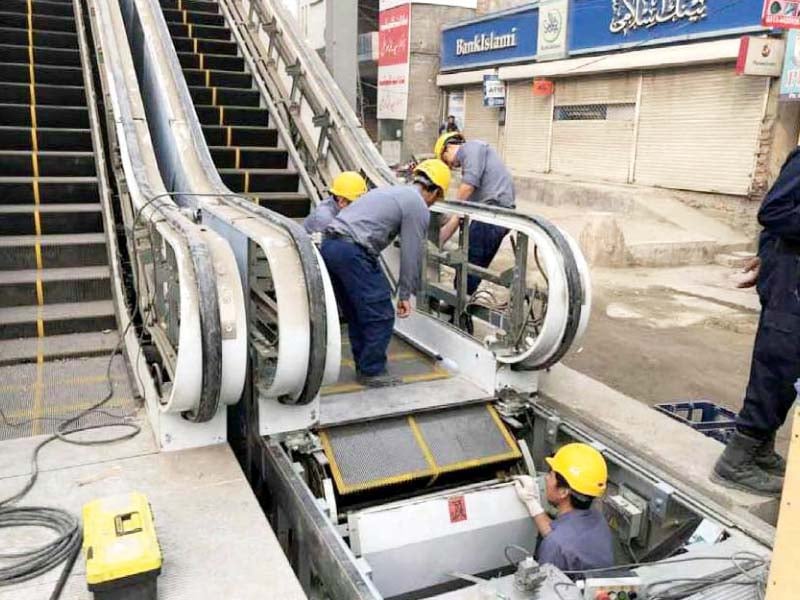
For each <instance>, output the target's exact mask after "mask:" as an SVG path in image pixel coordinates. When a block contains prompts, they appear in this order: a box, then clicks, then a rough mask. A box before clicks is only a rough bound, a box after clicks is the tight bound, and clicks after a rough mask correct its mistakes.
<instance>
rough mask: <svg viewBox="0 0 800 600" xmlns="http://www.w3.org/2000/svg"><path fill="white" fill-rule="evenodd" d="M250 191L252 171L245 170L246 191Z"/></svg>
mask: <svg viewBox="0 0 800 600" xmlns="http://www.w3.org/2000/svg"><path fill="white" fill-rule="evenodd" d="M249 191H250V171H245V172H244V193H245V194H246V193H248V192H249Z"/></svg>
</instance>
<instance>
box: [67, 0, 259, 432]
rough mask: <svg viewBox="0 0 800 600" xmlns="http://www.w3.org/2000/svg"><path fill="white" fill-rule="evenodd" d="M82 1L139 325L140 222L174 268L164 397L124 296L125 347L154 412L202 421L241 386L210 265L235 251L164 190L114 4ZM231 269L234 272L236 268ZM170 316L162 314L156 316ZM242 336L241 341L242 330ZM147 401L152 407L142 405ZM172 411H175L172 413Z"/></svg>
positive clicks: (144, 305)
mask: <svg viewBox="0 0 800 600" xmlns="http://www.w3.org/2000/svg"><path fill="white" fill-rule="evenodd" d="M75 1H76V2H79V1H80V0H75ZM88 3H89V6H90V11H91V15H92V27H93V33H94V37H95V44H96V51H97V56H98V69H99V73H100V80H101V85H102V86H103V87H104V95H105V97H106V100H107V102H106V104H107V112H108V114H107V118H108V121H109V123H108V125H109V127H108V129H109V131H108V133H109V137H111V138H112V141H113V142H114V143H115V144H116V149H117V150H118V151H119V163H120V164H119V165H118V166H117V171H118V177H119V178H120V179H124V186H125V188H126V192H124V193H125V195H126V196H128V198H129V200H130V202H131V206H130V208H131V209H133V212H131V211H130V210H129V211H124V210H123V213H126V212H127V215H125V214H124V215H123V220H125V221H127V222H126V223H125V225H126V228H128V230H129V240H130V244H129V248H130V250H131V255H132V257H135V260H134V263H135V265H136V270H137V273H136V280H137V282H138V284H139V290H138V292H139V306H138V310H139V311H140V312H141V313H142V317H143V319H142V320H143V327H145V328H147V329H148V330H150V331H152V330H153V328H154V327H157V325H154V324H153V323H151V322H150V321H151V319H150V318H148V316H147V314H146V313H147V312H148V311H149V310H150V307H149V302H150V299H149V298H147V297H146V295H147V294H143V293H142V292H143V289H142V288H146V287H149V286H152V285H154V282H153V281H148V280H149V279H150V276H149V275H148V273H147V272H146V271H147V269H146V267H142V264H141V262H140V260H141V259H140V257H139V256H138V254H137V248H136V243H137V242H136V240H135V239H133V238H134V236H135V233H136V230H137V229H138V227H139V226H140V224H143V225H145V226H146V227H147V228H149V229H150V231H151V232H152V231H153V230H155V231H156V232H157V233H158V235H159V237H160V239H161V240H162V241H163V242H164V243H166V244H168V245H169V247H170V248H171V249H172V251H173V256H174V257H175V265H174V268H175V269H176V270H177V273H178V289H179V312H178V314H177V315H173V316H174V317H176V318H177V320H178V322H179V325H178V327H179V337H178V344H177V347H176V348H174V352H175V353H176V355H177V359H176V361H175V362H176V365H175V370H174V373H173V375H174V379H173V383H172V386H171V387H170V389H169V397H168V398H167V399H164V398H162V397H160V396H161V394H160V392H159V391H157V390H156V389H155V388H154V386H152V385H149V386H148V385H146V384H145V383H144V382H145V381H146V380H148V379H149V378H150V374H149V373H148V372H147V365H146V362H145V361H144V359H143V358H142V357H141V346H140V340H139V339H138V336H137V334H136V332H135V331H133V330H132V328H131V327H129V326H128V323H130V321H131V320H132V318H133V316H134V313H135V312H136V310H131V309H130V308H129V307H127V306H125V305H124V304H125V303H124V302H121V303H119V302H118V312H119V317H120V320H121V321H122V322H123V323H124V324H125V331H126V337H127V338H128V339H126V348H127V350H128V354H129V359H130V363H131V364H132V365H133V369H134V374H135V375H136V377H134V380H135V381H136V382H137V385H138V386H139V388H140V390H139V391H140V393H141V394H142V395H143V396H145V397H146V398H152V396H153V395H154V392H155V395H158V396H159V398H158V410H159V411H161V412H169V413H184V414H185V415H186V416H187V417H188V420H189V421H193V422H196V423H204V422H207V421H210V420H211V419H213V418H214V417H215V415H217V412H218V408H219V406H220V404H233V403H235V402H236V401H238V399H239V397H240V396H241V392H242V389H243V387H244V372H242V373H241V376H240V377H238V378H236V377H233V378H231V377H230V375H227V376H226V375H225V374H224V372H223V371H224V368H223V367H224V364H225V362H226V357H225V355H224V353H223V350H222V343H221V339H222V336H221V328H220V321H221V315H220V311H221V310H223V309H222V308H221V305H220V301H219V287H220V286H219V280H221V281H226V282H227V283H230V280H231V279H232V276H230V275H228V276H227V277H226V276H225V275H224V274H223V275H220V276H219V277H217V269H216V268H215V265H224V264H226V263H228V264H229V265H230V264H235V263H234V257H233V254H232V252H231V250H230V248H228V246H227V244H226V243H225V242H224V240H222V239H221V238H220V237H219V236H217V235H216V234H215V233H214V232H211V231H208V230H207V229H205V228H203V227H201V226H199V225H197V224H195V223H193V222H191V221H190V220H189V219H188V218H187V217H186V216H185V215H183V214H182V213H181V212H180V210H179V209H178V207H177V206H176V204H175V203H174V202H173V201H172V200H171V198H170V194H169V193H167V192H166V189H165V187H164V184H163V182H162V180H161V177H160V174H159V172H158V169H157V166H156V164H155V159H154V156H153V155H152V147H151V146H150V139H149V133H148V130H147V122H146V119H145V117H144V111H143V109H142V102H141V97H140V95H139V91H138V86H137V84H136V79H135V76H132V73H133V71H132V62H131V59H130V55H129V54H128V53H127V52H125V51H124V50H123V49H126V48H127V41H126V40H120V39H119V37H118V36H119V35H120V31H121V32H122V35H123V36H124V29H123V28H122V27H121V25H120V23H121V17H120V15H119V8H118V6H117V5H116V4H115V3H106V2H99V1H98V0H88ZM109 208H110V206H109ZM108 212H109V214H108V215H107V219H108V220H109V221H110V222H111V225H112V227H111V229H110V230H109V231H113V226H114V223H113V218H112V217H110V210H109V211H108ZM109 237H113V236H109ZM157 250H158V249H156V248H151V249H150V252H151V254H153V253H155V252H157ZM164 250H165V249H163V248H162V249H161V251H160V254H161V255H162V257H166V256H168V255H167V253H166V252H165V251H164ZM114 258H115V260H114V265H115V269H116V271H117V273H118V274H117V276H116V277H115V279H116V280H117V284H118V286H119V287H120V288H121V285H120V284H121V282H120V279H121V276H120V275H119V265H118V264H117V262H116V257H114ZM229 270H231V269H230V268H229ZM232 271H233V273H234V274H235V268H234V269H232ZM233 277H235V275H234V276H233ZM234 289H235V286H234ZM229 300H230V298H229ZM233 302H234V303H235V304H237V305H238V307H239V310H243V308H244V306H243V304H244V303H243V298H242V297H241V294H240V295H239V297H238V298H233ZM169 316H170V315H160V318H168V317H169ZM175 325H177V323H176V324H175ZM240 343H241V344H244V343H245V342H244V338H243V337H242V341H241V342H240ZM228 360H230V359H228ZM143 369H144V371H145V373H144V380H143V378H142V375H143V373H142V372H141V371H142V370H143ZM228 373H229V374H230V370H228ZM148 408H149V409H152V408H153V407H152V406H150V405H148ZM152 416H153V415H151V417H152ZM176 417H177V418H178V419H180V418H181V417H180V415H177V414H176ZM159 429H160V428H157V430H159ZM183 445H185V442H184V444H183Z"/></svg>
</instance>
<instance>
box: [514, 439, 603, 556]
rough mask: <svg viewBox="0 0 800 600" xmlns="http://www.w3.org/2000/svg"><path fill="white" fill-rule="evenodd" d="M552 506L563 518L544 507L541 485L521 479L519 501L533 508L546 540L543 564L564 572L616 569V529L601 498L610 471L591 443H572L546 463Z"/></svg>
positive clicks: (541, 546)
mask: <svg viewBox="0 0 800 600" xmlns="http://www.w3.org/2000/svg"><path fill="white" fill-rule="evenodd" d="M545 460H546V461H547V464H548V465H549V467H550V472H549V473H548V474H547V477H546V479H545V491H546V495H547V501H548V502H549V503H550V504H551V505H552V506H554V507H555V508H556V510H557V512H558V516H557V517H556V519H555V520H553V519H551V518H550V517H549V516H548V515H547V513H546V512H545V511H544V508H543V507H542V502H541V498H540V492H539V486H538V485H536V481H535V480H534V479H533V478H532V477H529V476H527V475H524V476H518V477H516V478H515V481H514V486H515V488H516V490H517V496H518V497H519V499H520V501H522V503H523V504H524V505H525V507H526V508H527V509H528V513H529V514H530V515H531V517H532V518H533V521H534V523H535V524H536V528H537V530H538V531H539V535H540V536H541V538H542V541H541V543H540V544H539V548H538V551H537V559H538V561H539V563H540V564H545V563H547V564H552V565H554V566H556V567H558V568H559V569H561V570H562V571H571V572H581V571H587V570H590V569H606V568H609V567H612V566H613V565H614V546H613V536H612V534H611V529H610V528H609V526H608V523H607V522H606V519H605V517H604V516H603V514H602V513H601V512H600V511H599V510H595V509H593V508H592V502H593V501H594V500H595V498H598V497H600V496H602V495H603V494H604V493H605V490H606V484H607V480H608V467H607V465H606V461H605V459H604V458H603V455H602V454H600V452H598V451H597V450H596V449H595V448H592V447H591V446H589V445H588V444H579V443H574V444H567V445H566V446H563V447H561V448H560V449H559V451H558V452H556V454H555V456H553V457H551V458H546V459H545Z"/></svg>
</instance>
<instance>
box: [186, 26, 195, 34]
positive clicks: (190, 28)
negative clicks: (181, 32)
mask: <svg viewBox="0 0 800 600" xmlns="http://www.w3.org/2000/svg"><path fill="white" fill-rule="evenodd" d="M186 29H187V30H188V31H189V37H194V36H193V35H192V24H191V23H188V24H187V25H186Z"/></svg>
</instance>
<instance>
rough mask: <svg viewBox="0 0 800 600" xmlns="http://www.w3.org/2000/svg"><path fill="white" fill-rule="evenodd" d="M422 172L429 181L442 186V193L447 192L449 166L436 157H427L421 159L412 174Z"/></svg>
mask: <svg viewBox="0 0 800 600" xmlns="http://www.w3.org/2000/svg"><path fill="white" fill-rule="evenodd" d="M417 173H422V174H424V175H425V177H427V178H428V179H430V181H431V183H433V184H434V185H436V186H438V187H440V188H442V193H443V194H445V193H447V189H448V188H449V187H450V167H448V166H447V165H446V164H444V163H443V162H442V161H441V160H439V159H438V158H429V159H428V160H423V161H422V162H421V163H419V164H418V165H417V167H416V168H415V169H414V175H416V174H417Z"/></svg>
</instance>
